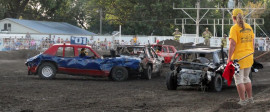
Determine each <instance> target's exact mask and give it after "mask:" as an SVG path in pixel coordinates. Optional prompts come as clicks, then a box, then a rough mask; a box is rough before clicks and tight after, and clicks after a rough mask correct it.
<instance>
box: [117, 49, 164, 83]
mask: <svg viewBox="0 0 270 112" xmlns="http://www.w3.org/2000/svg"><path fill="white" fill-rule="evenodd" d="M116 52H117V54H118V55H122V56H130V57H139V58H140V59H141V67H142V77H144V78H146V79H151V77H152V74H156V75H158V76H160V74H161V72H162V63H164V60H163V58H162V57H159V56H158V55H157V54H156V52H155V50H154V49H153V48H152V47H151V46H149V45H146V46H144V45H120V46H117V48H116Z"/></svg>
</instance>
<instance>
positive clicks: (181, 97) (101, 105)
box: [0, 58, 270, 112]
mask: <svg viewBox="0 0 270 112" xmlns="http://www.w3.org/2000/svg"><path fill="white" fill-rule="evenodd" d="M24 62H25V59H24V58H21V59H16V60H12V59H9V60H7V59H3V58H0V71H1V72H0V111H3V112H6V111H11V112H19V111H24V112H31V111H34V112H40V111H55V112H74V111H78V112H81V111H87V112H88V111H89V112H99V111H102V112H103V111H109V112H114V111H115V112H126V111H134V112H140V111H147V112H163V111H165V112H189V111H196V112H198V111H199V112H204V111H206V112H208V111H209V112H213V111H215V112H218V111H243V112H244V111H249V112H254V111H261V112H264V111H269V110H270V75H269V73H270V70H269V69H268V68H269V66H270V63H269V62H264V63H263V64H264V66H265V69H262V70H260V71H259V73H255V74H254V80H253V92H254V99H255V104H249V105H247V106H244V107H241V106H239V105H237V104H236V102H237V101H238V95H237V91H236V88H235V87H234V86H230V87H225V88H224V89H223V91H222V92H202V91H199V90H198V89H197V88H196V87H180V88H178V89H177V90H176V91H169V90H167V88H166V85H165V75H166V72H168V71H169V69H168V68H164V71H165V72H164V73H163V74H162V76H160V77H154V78H153V79H152V80H143V79H139V78H133V79H129V80H128V81H124V82H115V81H111V80H108V79H107V78H94V77H83V76H70V75H63V74H57V75H56V79H54V80H41V79H39V78H38V76H28V75H27V68H26V66H25V65H24Z"/></svg>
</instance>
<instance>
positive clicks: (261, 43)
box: [258, 37, 265, 51]
mask: <svg viewBox="0 0 270 112" xmlns="http://www.w3.org/2000/svg"><path fill="white" fill-rule="evenodd" d="M258 46H259V51H264V46H265V42H264V39H263V38H262V37H261V38H260V39H259V40H258Z"/></svg>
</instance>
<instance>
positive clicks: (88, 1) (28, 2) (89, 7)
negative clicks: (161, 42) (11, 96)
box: [0, 0, 270, 36]
mask: <svg viewBox="0 0 270 112" xmlns="http://www.w3.org/2000/svg"><path fill="white" fill-rule="evenodd" d="M242 1H244V2H245V4H247V3H248V2H252V1H254V0H242ZM259 1H263V2H267V1H268V0H256V2H259ZM196 2H197V0H0V8H2V10H1V13H0V19H3V18H7V17H9V18H20V17H21V18H23V19H32V20H46V21H59V22H68V23H70V24H73V25H77V26H79V27H82V28H84V29H87V30H89V31H91V32H94V33H99V28H100V14H101V16H102V31H103V34H110V33H111V32H113V31H117V30H119V25H122V33H123V34H127V35H136V34H137V35H150V34H151V33H153V34H154V35H171V34H172V33H173V32H174V29H175V28H179V29H180V31H182V26H176V25H175V24H174V22H175V21H174V19H175V18H189V17H188V16H187V15H185V14H184V13H183V12H182V11H181V10H173V3H174V4H175V7H185V8H194V7H196V6H195V4H196ZM227 2H228V0H201V7H204V8H207V7H211V8H213V7H227ZM267 6H268V8H267V10H266V11H265V13H263V14H262V15H261V17H263V18H264V19H265V22H266V23H265V25H264V27H262V28H263V29H269V28H270V27H269V26H270V23H269V22H268V21H270V16H269V15H270V14H269V12H270V10H269V2H268V5H267ZM185 11H187V12H188V13H190V15H191V16H192V17H193V18H194V19H196V18H195V17H196V15H197V11H196V10H185ZM205 12H206V10H200V16H202V15H203V14H204V13H205ZM205 18H209V19H213V18H222V11H221V10H211V11H209V13H208V14H207V15H206V16H205ZM225 18H227V19H228V18H231V16H230V14H229V13H228V12H227V11H225ZM178 22H180V21H178ZM205 27H208V28H209V30H210V31H211V32H212V33H213V26H200V32H201V33H202V32H203V31H204V29H205ZM230 27H231V26H225V33H226V34H228V33H229V29H230ZM195 30H196V27H195V26H187V25H186V26H185V33H189V34H195V32H196V31H195ZM216 31H217V35H218V36H221V33H222V32H221V26H216ZM266 31H267V30H266ZM267 32H269V31H267Z"/></svg>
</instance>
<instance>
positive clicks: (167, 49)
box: [152, 45, 177, 64]
mask: <svg viewBox="0 0 270 112" xmlns="http://www.w3.org/2000/svg"><path fill="white" fill-rule="evenodd" d="M152 47H153V48H154V49H155V51H156V53H157V55H158V56H160V57H163V58H164V63H166V64H169V63H170V62H171V59H172V57H173V56H174V54H175V52H176V51H177V50H176V49H175V47H174V46H171V45H152Z"/></svg>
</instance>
